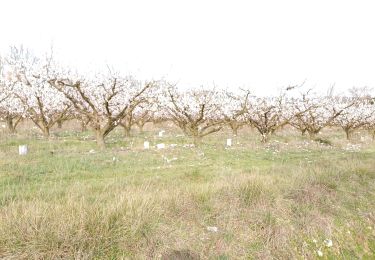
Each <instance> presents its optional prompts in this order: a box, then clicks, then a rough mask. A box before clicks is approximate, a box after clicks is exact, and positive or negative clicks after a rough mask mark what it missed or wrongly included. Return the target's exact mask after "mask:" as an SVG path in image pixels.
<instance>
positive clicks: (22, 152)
mask: <svg viewBox="0 0 375 260" xmlns="http://www.w3.org/2000/svg"><path fill="white" fill-rule="evenodd" d="M27 152H28V149H27V145H20V146H18V154H19V155H26V154H27Z"/></svg>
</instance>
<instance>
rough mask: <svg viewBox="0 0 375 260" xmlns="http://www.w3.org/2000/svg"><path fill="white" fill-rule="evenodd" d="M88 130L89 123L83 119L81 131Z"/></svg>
mask: <svg viewBox="0 0 375 260" xmlns="http://www.w3.org/2000/svg"><path fill="white" fill-rule="evenodd" d="M86 131H87V124H86V123H85V122H84V121H83V120H81V132H86Z"/></svg>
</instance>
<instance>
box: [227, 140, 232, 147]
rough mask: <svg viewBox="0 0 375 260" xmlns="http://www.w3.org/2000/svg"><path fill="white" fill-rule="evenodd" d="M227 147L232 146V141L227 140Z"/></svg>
mask: <svg viewBox="0 0 375 260" xmlns="http://www.w3.org/2000/svg"><path fill="white" fill-rule="evenodd" d="M227 146H228V147H229V146H232V139H227Z"/></svg>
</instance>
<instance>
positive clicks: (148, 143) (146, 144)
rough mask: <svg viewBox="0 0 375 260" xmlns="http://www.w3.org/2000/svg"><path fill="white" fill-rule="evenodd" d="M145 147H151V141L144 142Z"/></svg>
mask: <svg viewBox="0 0 375 260" xmlns="http://www.w3.org/2000/svg"><path fill="white" fill-rule="evenodd" d="M143 148H144V149H146V150H148V149H150V142H149V141H145V142H144V143H143Z"/></svg>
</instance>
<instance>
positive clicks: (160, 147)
mask: <svg viewBox="0 0 375 260" xmlns="http://www.w3.org/2000/svg"><path fill="white" fill-rule="evenodd" d="M156 148H158V149H164V148H165V144H157V145H156Z"/></svg>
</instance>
